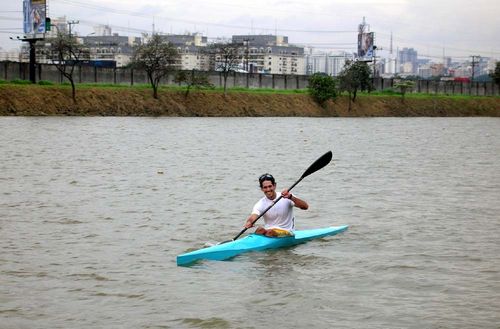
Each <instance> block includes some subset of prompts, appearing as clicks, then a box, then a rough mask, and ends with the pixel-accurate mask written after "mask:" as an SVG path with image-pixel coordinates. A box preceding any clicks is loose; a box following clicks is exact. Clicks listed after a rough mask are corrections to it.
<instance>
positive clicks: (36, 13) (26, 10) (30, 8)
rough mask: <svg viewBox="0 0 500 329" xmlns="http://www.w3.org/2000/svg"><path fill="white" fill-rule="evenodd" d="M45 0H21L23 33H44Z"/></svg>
mask: <svg viewBox="0 0 500 329" xmlns="http://www.w3.org/2000/svg"><path fill="white" fill-rule="evenodd" d="M46 12H47V6H46V0H23V16H24V19H23V22H24V33H25V34H28V35H36V34H40V33H45V15H46Z"/></svg>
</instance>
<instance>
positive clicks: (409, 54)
mask: <svg viewBox="0 0 500 329" xmlns="http://www.w3.org/2000/svg"><path fill="white" fill-rule="evenodd" d="M398 64H399V65H400V67H399V69H400V70H399V71H400V72H401V73H405V74H416V73H417V72H418V54H417V51H416V50H415V49H413V48H403V50H400V51H399V52H398Z"/></svg>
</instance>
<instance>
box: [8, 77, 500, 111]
mask: <svg viewBox="0 0 500 329" xmlns="http://www.w3.org/2000/svg"><path fill="white" fill-rule="evenodd" d="M348 108H349V99H348V97H347V95H342V96H339V97H338V98H337V99H336V100H335V101H334V102H333V101H331V102H328V103H327V104H326V105H325V106H324V107H321V106H319V105H318V104H316V103H315V102H314V101H313V100H312V99H311V97H310V96H309V95H308V94H307V92H306V91H304V90H298V91H292V90H289V91H276V90H241V89H240V90H231V91H229V92H228V94H227V96H226V97H224V95H223V93H222V91H221V90H206V91H191V92H190V93H189V95H188V96H187V97H185V89H184V88H171V87H169V88H166V87H164V88H161V89H160V91H159V99H158V100H157V99H154V98H153V97H152V91H151V89H150V88H149V87H147V86H134V87H128V86H104V85H97V86H96V85H78V86H77V103H76V104H73V101H72V99H71V88H70V87H69V86H66V85H49V86H43V85H16V84H10V83H4V84H0V115H2V116H12V115H14V116H16V115H17V116H45V115H56V116H57V115H62V116H66V115H73V116H75V115H76V116H230V117H232V116H304V117H322V116H325V117H336V116H340V117H372V116H380V117H386V116H394V117H407V116H431V117H433V116H434V117H437V116H491V117H500V97H470V96H446V95H442V96H441V95H437V96H436V95H421V94H420V95H419V94H411V95H407V96H406V97H405V100H404V102H403V100H402V98H401V96H400V95H387V94H373V93H372V94H360V95H359V96H358V98H357V100H356V102H355V103H353V105H352V109H351V110H350V111H349V110H348Z"/></svg>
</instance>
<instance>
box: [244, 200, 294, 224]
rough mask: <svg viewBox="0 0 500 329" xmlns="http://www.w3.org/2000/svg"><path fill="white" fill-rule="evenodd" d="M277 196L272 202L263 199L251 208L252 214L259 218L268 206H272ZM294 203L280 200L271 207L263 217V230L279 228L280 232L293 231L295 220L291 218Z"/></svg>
mask: <svg viewBox="0 0 500 329" xmlns="http://www.w3.org/2000/svg"><path fill="white" fill-rule="evenodd" d="M279 197H280V195H279V194H276V198H275V199H274V200H272V201H271V200H269V199H268V198H267V197H263V198H262V199H260V200H259V201H257V203H256V204H255V206H253V210H252V214H256V215H257V216H260V214H262V213H263V212H264V210H266V209H267V207H269V206H270V205H272V204H273V203H274V202H275V201H276V200H277V199H278V198H279ZM294 205H295V203H294V202H293V201H292V200H290V199H285V198H281V200H279V201H278V203H276V204H275V205H274V207H272V208H271V209H269V210H268V211H267V212H266V213H265V214H264V216H262V217H263V218H264V223H265V224H264V228H265V229H271V228H280V229H282V230H287V231H291V232H293V230H295V218H294V216H293V206H294Z"/></svg>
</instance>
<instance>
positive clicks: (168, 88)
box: [0, 79, 500, 99]
mask: <svg viewBox="0 0 500 329" xmlns="http://www.w3.org/2000/svg"><path fill="white" fill-rule="evenodd" d="M0 85H18V86H22V85H31V83H30V81H28V80H19V79H18V80H12V81H5V80H1V79H0ZM38 85H40V86H42V87H44V88H61V87H63V88H70V87H71V85H70V83H69V82H67V81H64V82H63V83H62V84H59V83H54V82H51V81H44V80H42V81H39V82H38ZM76 88H77V90H78V89H79V88H83V89H90V88H105V89H115V90H124V89H135V90H151V89H152V88H151V85H150V84H134V85H133V86H131V85H128V84H113V83H76ZM186 89H187V87H186V86H178V85H168V86H166V85H160V87H159V91H163V92H169V91H171V92H185V91H186ZM199 90H203V91H205V92H214V93H222V92H224V88H222V87H215V88H201V89H197V88H194V87H192V88H191V90H190V92H191V93H193V92H194V93H195V92H197V91H199ZM227 92H228V93H250V94H278V95H294V94H308V93H309V91H308V89H286V90H284V89H271V88H245V87H234V88H227ZM338 95H339V96H347V93H346V92H344V93H339V94H338ZM357 97H402V96H401V94H400V93H399V92H398V91H395V90H392V89H387V90H383V91H373V92H370V93H368V92H358V94H357ZM491 97H493V98H500V96H470V95H451V94H425V93H410V92H408V93H406V95H405V98H433V99H436V98H453V99H470V98H491Z"/></svg>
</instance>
